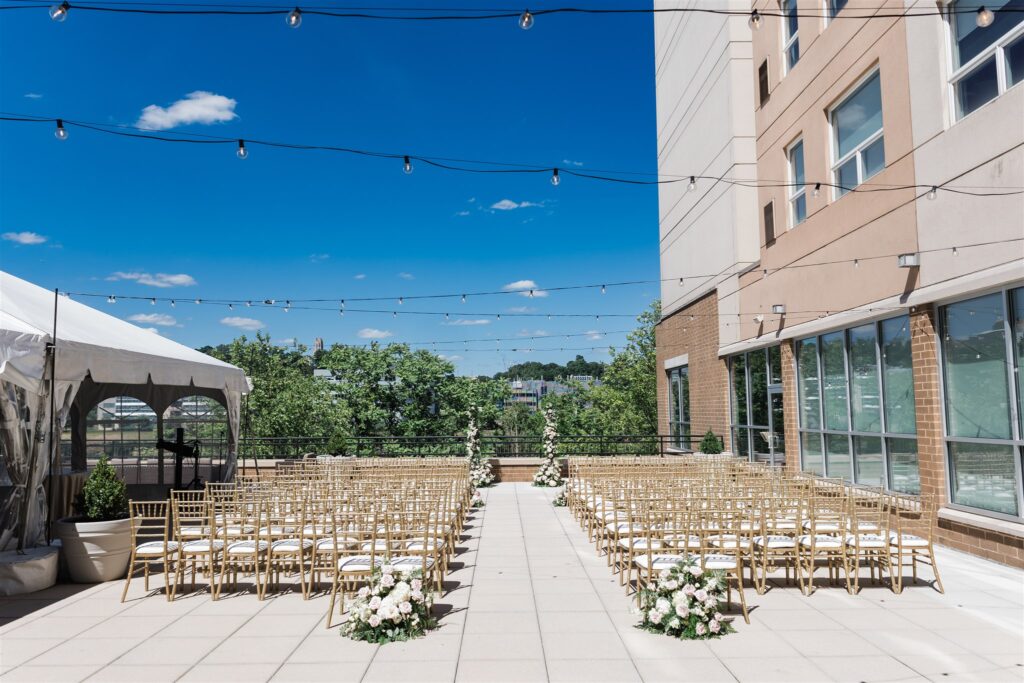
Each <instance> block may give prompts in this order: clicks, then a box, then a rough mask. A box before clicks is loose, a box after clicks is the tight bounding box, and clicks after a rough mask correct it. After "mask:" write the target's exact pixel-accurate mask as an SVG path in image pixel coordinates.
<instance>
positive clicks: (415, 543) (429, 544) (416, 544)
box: [405, 541, 443, 551]
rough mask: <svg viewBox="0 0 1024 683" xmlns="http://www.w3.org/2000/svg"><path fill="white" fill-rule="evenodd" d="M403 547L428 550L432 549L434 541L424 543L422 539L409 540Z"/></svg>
mask: <svg viewBox="0 0 1024 683" xmlns="http://www.w3.org/2000/svg"><path fill="white" fill-rule="evenodd" d="M442 545H443V544H442ZM405 549H406V550H428V551H429V550H433V549H434V542H433V541H427V542H426V543H424V542H423V541H409V542H408V543H406V544H405Z"/></svg>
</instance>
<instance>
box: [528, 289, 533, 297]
mask: <svg viewBox="0 0 1024 683" xmlns="http://www.w3.org/2000/svg"><path fill="white" fill-rule="evenodd" d="M528 296H529V297H530V298H531V299H532V298H533V290H532V289H531V290H530V292H529V294H528Z"/></svg>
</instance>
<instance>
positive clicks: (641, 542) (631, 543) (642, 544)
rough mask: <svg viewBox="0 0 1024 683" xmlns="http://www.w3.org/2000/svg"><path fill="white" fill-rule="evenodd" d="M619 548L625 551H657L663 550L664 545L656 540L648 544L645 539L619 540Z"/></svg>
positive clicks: (651, 540)
mask: <svg viewBox="0 0 1024 683" xmlns="http://www.w3.org/2000/svg"><path fill="white" fill-rule="evenodd" d="M619 547H620V548H625V549H626V550H629V549H630V548H631V547H632V548H634V549H636V550H658V549H659V548H663V547H664V544H663V543H662V542H661V541H659V540H658V539H656V538H652V539H650V542H648V539H646V538H632V539H630V538H620V539H619Z"/></svg>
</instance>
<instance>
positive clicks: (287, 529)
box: [259, 524, 296, 536]
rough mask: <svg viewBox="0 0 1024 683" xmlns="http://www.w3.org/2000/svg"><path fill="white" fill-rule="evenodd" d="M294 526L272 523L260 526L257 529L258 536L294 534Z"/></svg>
mask: <svg viewBox="0 0 1024 683" xmlns="http://www.w3.org/2000/svg"><path fill="white" fill-rule="evenodd" d="M295 532H296V528H295V527H293V526H281V525H278V524H274V525H272V526H265V527H261V528H260V530H259V535H260V536H287V535H288V534H294V533H295Z"/></svg>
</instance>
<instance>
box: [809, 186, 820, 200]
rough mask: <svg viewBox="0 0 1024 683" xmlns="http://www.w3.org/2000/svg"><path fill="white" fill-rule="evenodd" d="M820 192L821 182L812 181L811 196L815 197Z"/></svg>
mask: <svg viewBox="0 0 1024 683" xmlns="http://www.w3.org/2000/svg"><path fill="white" fill-rule="evenodd" d="M819 194H821V183H814V192H812V193H811V196H812V197H817V196H818V195H819Z"/></svg>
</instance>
